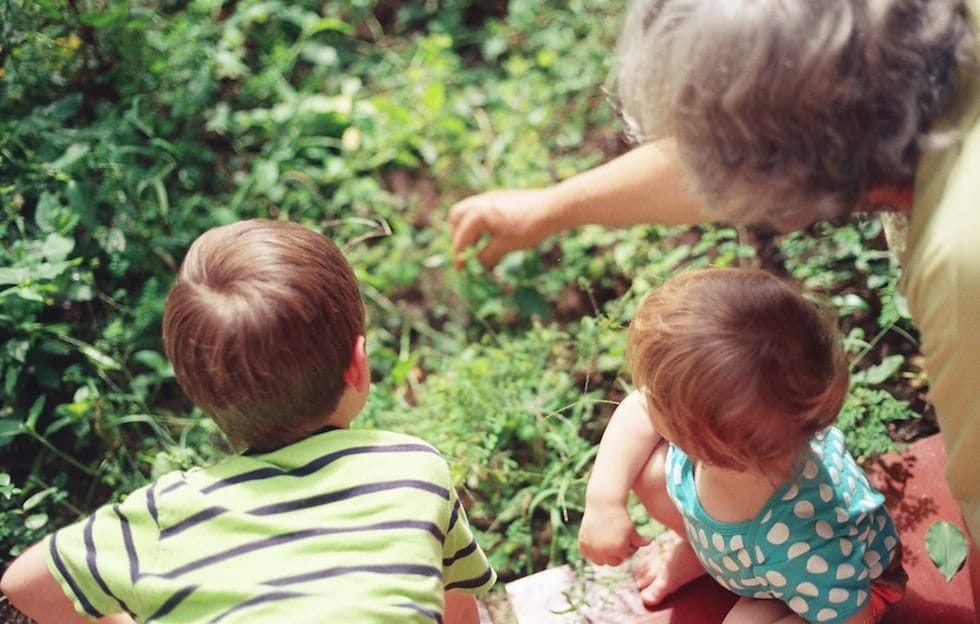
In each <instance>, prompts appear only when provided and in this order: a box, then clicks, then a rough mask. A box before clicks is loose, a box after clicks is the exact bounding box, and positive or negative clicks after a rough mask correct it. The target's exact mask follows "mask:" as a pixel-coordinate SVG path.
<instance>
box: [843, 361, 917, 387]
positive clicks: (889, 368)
mask: <svg viewBox="0 0 980 624" xmlns="http://www.w3.org/2000/svg"><path fill="white" fill-rule="evenodd" d="M904 362H905V356H903V355H899V354H895V355H889V356H888V357H886V358H885V359H883V360H882V361H881V362H880V363H878V364H875V365H874V366H869V367H868V368H866V369H864V370H861V371H858V372H856V373H854V374H853V375H852V376H851V380H852V383H853V384H855V385H858V384H865V385H869V386H874V385H877V384H880V383H882V382H883V381H885V380H886V379H888V378H889V377H891V376H892V375H894V374H895V373H897V372H898V370H899V369H900V368H902V364H903V363H904Z"/></svg>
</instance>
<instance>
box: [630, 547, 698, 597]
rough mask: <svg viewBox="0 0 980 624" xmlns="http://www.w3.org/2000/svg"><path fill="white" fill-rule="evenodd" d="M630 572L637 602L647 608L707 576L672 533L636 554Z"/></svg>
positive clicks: (695, 556) (691, 553) (693, 555)
mask: <svg viewBox="0 0 980 624" xmlns="http://www.w3.org/2000/svg"><path fill="white" fill-rule="evenodd" d="M632 569H633V580H634V581H635V582H636V588H637V590H639V592H640V598H642V599H643V604H645V605H646V606H648V607H652V606H655V605H658V604H660V603H661V602H663V600H664V598H666V597H667V596H669V595H670V594H672V593H674V592H675V591H677V590H678V589H680V588H681V587H683V586H684V585H686V584H687V583H690V582H691V581H693V580H694V579H696V578H699V577H701V576H702V575H704V574H707V572H705V570H704V568H703V567H702V566H701V562H700V561H698V558H697V555H695V554H694V549H693V548H691V545H690V544H689V543H687V540H685V539H683V538H681V536H680V535H678V534H677V533H675V532H674V531H667V532H666V533H663V534H661V535H659V536H658V537H657V539H655V540H654V541H653V542H652V543H651V544H649V545H648V546H644V547H643V548H641V549H639V550H638V551H636V554H635V555H634V556H633V561H632Z"/></svg>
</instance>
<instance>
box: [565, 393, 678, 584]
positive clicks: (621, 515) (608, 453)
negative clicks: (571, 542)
mask: <svg viewBox="0 0 980 624" xmlns="http://www.w3.org/2000/svg"><path fill="white" fill-rule="evenodd" d="M662 440H663V438H662V437H661V436H660V434H658V433H657V431H656V430H655V429H654V428H653V424H652V423H651V422H650V418H649V416H648V414H647V408H646V400H645V399H644V397H643V396H642V395H641V394H640V393H639V392H633V393H631V394H630V395H628V396H627V397H626V398H625V399H623V402H622V403H620V404H619V407H617V408H616V411H615V412H614V413H613V415H612V418H610V419H609V424H607V425H606V430H605V432H604V433H603V434H602V441H601V442H600V443H599V452H598V453H597V454H596V459H595V465H594V466H593V468H592V476H591V477H590V478H589V485H588V488H587V490H586V497H585V516H584V517H583V518H582V526H581V529H580V530H579V550H580V551H581V552H582V555H583V556H584V557H586V558H587V559H589V560H590V561H593V562H595V563H599V564H609V565H617V564H619V563H620V562H622V561H623V559H625V558H626V557H628V556H629V555H630V553H631V552H632V551H633V550H635V549H636V548H639V547H640V546H642V545H644V544H646V543H648V542H649V540H648V539H647V538H645V537H643V536H641V535H640V534H639V533H637V531H636V527H635V526H634V525H633V521H632V520H631V519H630V517H629V514H628V513H627V510H626V502H627V499H628V497H629V492H630V489H631V488H632V487H633V484H634V483H636V480H637V477H638V476H639V474H640V471H641V470H642V469H643V467H644V466H645V465H646V464H647V462H648V461H649V460H650V456H651V455H652V454H653V451H654V449H656V448H657V446H658V445H659V444H660V443H661V441H662Z"/></svg>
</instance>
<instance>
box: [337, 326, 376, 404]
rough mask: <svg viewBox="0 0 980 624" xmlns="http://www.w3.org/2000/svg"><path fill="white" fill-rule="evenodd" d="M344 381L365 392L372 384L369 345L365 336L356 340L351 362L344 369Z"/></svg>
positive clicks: (362, 392)
mask: <svg viewBox="0 0 980 624" xmlns="http://www.w3.org/2000/svg"><path fill="white" fill-rule="evenodd" d="M344 382H346V383H347V385H349V386H353V387H354V389H355V390H357V391H358V392H360V393H361V394H364V393H365V392H367V391H368V388H369V387H370V386H371V367H370V366H368V359H367V347H366V346H365V340H364V336H358V337H357V339H356V340H354V347H353V348H352V349H351V354H350V364H349V365H348V366H347V370H345V371H344Z"/></svg>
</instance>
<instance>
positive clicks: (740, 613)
mask: <svg viewBox="0 0 980 624" xmlns="http://www.w3.org/2000/svg"><path fill="white" fill-rule="evenodd" d="M722 624H806V620H804V619H802V618H801V617H800V616H798V615H796V614H795V613H793V611H792V609H790V608H789V607H787V606H786V604H785V603H784V602H782V601H781V600H760V599H756V598H744V597H743V598H739V600H738V602H736V603H735V606H733V607H732V610H731V611H729V612H728V615H727V616H725V621H724V622H723V623H722Z"/></svg>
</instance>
